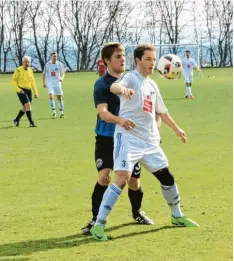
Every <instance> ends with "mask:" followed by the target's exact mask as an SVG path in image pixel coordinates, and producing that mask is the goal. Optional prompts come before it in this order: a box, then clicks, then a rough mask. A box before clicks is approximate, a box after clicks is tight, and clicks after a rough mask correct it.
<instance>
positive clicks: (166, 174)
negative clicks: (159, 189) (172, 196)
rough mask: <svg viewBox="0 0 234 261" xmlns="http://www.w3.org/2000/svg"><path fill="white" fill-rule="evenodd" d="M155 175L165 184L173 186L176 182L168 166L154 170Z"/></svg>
mask: <svg viewBox="0 0 234 261" xmlns="http://www.w3.org/2000/svg"><path fill="white" fill-rule="evenodd" d="M153 175H154V176H155V177H156V178H157V179H158V180H159V182H160V183H161V185H163V186H173V185H174V184H175V179H174V176H173V175H172V173H171V172H170V170H169V169H168V168H164V169H160V170H158V171H156V172H154V173H153Z"/></svg>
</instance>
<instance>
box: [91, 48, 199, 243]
mask: <svg viewBox="0 0 234 261" xmlns="http://www.w3.org/2000/svg"><path fill="white" fill-rule="evenodd" d="M134 59H135V61H136V64H137V69H136V71H133V72H130V73H127V74H126V75H125V76H124V77H122V79H121V80H120V81H119V82H117V83H114V84H112V86H111V91H112V92H114V93H115V94H118V95H121V94H124V95H125V97H123V95H121V96H120V111H119V116H120V117H124V118H129V119H131V120H132V121H133V122H135V127H134V126H131V123H130V122H129V123H128V124H129V127H131V129H132V130H131V131H127V130H126V129H125V128H123V127H122V126H121V125H117V126H116V129H115V134H114V170H115V172H116V176H115V182H114V184H112V185H111V186H109V188H108V189H107V190H106V192H105V194H104V196H103V200H102V203H101V206H100V209H99V213H98V216H97V221H96V223H95V226H94V227H93V228H92V229H91V233H92V235H93V237H94V238H95V239H97V240H102V241H103V240H107V237H106V236H105V235H104V226H105V223H106V219H107V216H108V214H109V213H110V211H111V210H112V209H113V207H114V204H115V203H116V201H117V199H118V198H119V196H120V195H121V193H122V190H123V188H124V187H125V185H126V184H127V182H128V180H129V178H130V175H131V172H132V170H133V166H134V164H135V163H136V162H138V161H139V160H141V162H142V164H143V165H144V166H145V167H146V169H147V170H148V171H149V172H151V173H152V174H153V175H154V176H155V177H156V178H157V179H158V180H159V182H160V183H161V188H162V193H163V196H164V198H165V199H166V200H167V203H168V205H169V206H170V208H171V222H172V224H175V225H179V226H187V227H197V226H198V224H197V223H195V222H194V221H193V220H191V219H189V218H187V217H185V216H184V214H183V213H182V211H181V209H180V195H179V191H178V187H177V184H176V183H175V180H174V177H173V175H172V173H171V172H170V170H169V169H168V160H167V158H166V155H165V154H164V152H163V150H162V149H161V148H160V136H159V131H158V128H157V123H156V117H155V113H158V114H159V116H160V117H161V119H162V121H163V122H164V123H165V124H166V125H168V126H169V127H170V128H172V129H173V131H174V132H175V134H176V135H177V136H179V137H180V138H181V140H182V142H184V143H185V142H186V136H185V133H184V131H183V130H182V129H180V128H179V127H178V126H177V124H176V123H175V122H174V120H173V119H172V118H171V117H170V115H169V114H168V112H167V109H166V107H165V105H164V102H163V100H162V97H161V95H160V92H159V89H158V87H157V85H156V84H155V82H154V81H153V80H151V79H150V78H149V77H148V76H149V75H150V74H152V73H153V70H154V67H155V63H156V52H155V48H154V47H153V46H152V45H149V44H143V45H139V46H137V48H136V49H135V50H134ZM131 95H134V96H132V97H131V99H126V96H131Z"/></svg>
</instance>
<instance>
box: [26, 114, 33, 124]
mask: <svg viewBox="0 0 234 261" xmlns="http://www.w3.org/2000/svg"><path fill="white" fill-rule="evenodd" d="M26 115H27V117H28V120H29V122H30V124H34V122H33V120H32V112H31V111H26Z"/></svg>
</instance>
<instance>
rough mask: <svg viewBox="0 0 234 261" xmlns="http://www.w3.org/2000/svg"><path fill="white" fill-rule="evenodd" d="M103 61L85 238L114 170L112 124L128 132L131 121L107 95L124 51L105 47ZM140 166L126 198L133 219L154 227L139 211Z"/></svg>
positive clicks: (97, 91)
mask: <svg viewBox="0 0 234 261" xmlns="http://www.w3.org/2000/svg"><path fill="white" fill-rule="evenodd" d="M102 59H103V61H104V63H105V65H106V66H107V73H106V74H105V75H104V76H102V77H100V78H99V79H98V80H97V81H96V83H95V86H94V102H95V106H96V108H97V112H98V115H97V123H96V129H95V132H96V134H97V136H96V143H95V161H96V167H97V170H98V181H97V183H96V185H95V187H94V190H93V194H92V213H93V218H92V221H91V222H89V223H88V225H87V226H86V227H84V228H82V230H83V233H84V234H89V233H90V229H91V227H92V226H93V224H94V223H95V221H96V218H97V214H98V210H99V207H100V204H101V201H102V198H103V194H104V193H105V191H106V189H107V187H108V185H109V183H110V179H111V172H112V169H113V147H114V142H113V134H114V130H115V124H119V125H121V126H122V127H123V128H127V129H129V124H130V125H133V126H134V123H133V122H132V121H129V120H128V119H126V118H124V117H118V116H117V115H118V113H119V98H118V96H116V95H114V94H113V93H111V92H110V86H111V84H112V83H113V82H115V81H116V80H117V79H118V78H120V77H121V76H122V73H123V72H124V70H125V50H124V47H123V45H121V44H119V43H115V42H114V43H107V44H106V45H105V46H104V47H103V49H102ZM140 171H141V166H140V164H138V163H137V164H136V165H135V167H134V170H133V173H132V177H131V178H130V180H129V190H128V196H129V199H130V202H131V205H132V215H133V218H134V219H135V220H136V221H137V222H138V223H143V224H153V221H152V220H151V219H149V218H148V217H147V216H146V215H145V213H144V212H142V211H141V202H142V198H143V191H142V189H141V186H140V180H139V177H140Z"/></svg>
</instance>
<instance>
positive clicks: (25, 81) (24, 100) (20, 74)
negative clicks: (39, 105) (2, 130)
mask: <svg viewBox="0 0 234 261" xmlns="http://www.w3.org/2000/svg"><path fill="white" fill-rule="evenodd" d="M30 65H31V57H29V56H24V57H23V59H22V66H19V67H18V68H16V70H15V72H14V74H13V76H12V85H13V86H14V87H15V89H16V92H17V95H18V97H19V100H20V102H21V104H22V105H23V108H22V109H21V110H20V111H19V113H18V115H17V116H16V118H15V119H14V120H13V122H14V124H15V126H17V127H19V122H20V119H21V117H22V116H23V115H24V114H25V112H26V115H27V118H28V120H29V123H30V127H37V126H36V125H35V123H34V121H33V119H32V111H31V102H32V91H31V90H32V89H33V91H34V97H35V98H38V90H37V86H36V81H35V78H34V74H33V71H32V69H31V68H30Z"/></svg>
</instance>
